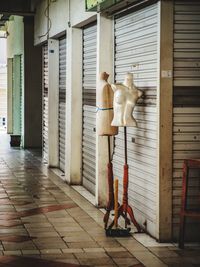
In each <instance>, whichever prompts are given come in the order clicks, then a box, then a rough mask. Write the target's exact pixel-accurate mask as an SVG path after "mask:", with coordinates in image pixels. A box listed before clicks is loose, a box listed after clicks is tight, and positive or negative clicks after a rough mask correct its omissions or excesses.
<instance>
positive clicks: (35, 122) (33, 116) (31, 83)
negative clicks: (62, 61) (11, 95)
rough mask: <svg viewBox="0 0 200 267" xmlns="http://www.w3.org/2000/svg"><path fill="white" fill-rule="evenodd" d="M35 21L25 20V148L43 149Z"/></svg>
mask: <svg viewBox="0 0 200 267" xmlns="http://www.w3.org/2000/svg"><path fill="white" fill-rule="evenodd" d="M33 42H34V19H33V18H30V17H27V18H24V94H23V95H24V105H23V106H24V138H23V139H24V140H23V145H24V147H25V148H41V147H42V48H41V46H38V47H36V46H34V44H33Z"/></svg>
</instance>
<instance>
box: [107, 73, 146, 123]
mask: <svg viewBox="0 0 200 267" xmlns="http://www.w3.org/2000/svg"><path fill="white" fill-rule="evenodd" d="M111 86H112V89H113V91H114V118H113V121H112V123H111V125H113V126H124V127H125V126H137V122H136V120H135V119H134V117H133V114H132V113H133V109H134V107H135V105H136V103H137V100H138V98H140V97H141V96H142V91H141V90H138V89H137V88H136V87H135V85H134V83H133V74H132V73H127V74H126V76H125V80H124V82H123V83H121V84H120V83H119V84H117V83H116V84H112V85H111Z"/></svg>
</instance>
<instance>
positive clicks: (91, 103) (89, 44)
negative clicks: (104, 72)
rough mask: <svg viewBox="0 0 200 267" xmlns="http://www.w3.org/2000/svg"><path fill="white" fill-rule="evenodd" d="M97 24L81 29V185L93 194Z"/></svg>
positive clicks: (94, 175)
mask: <svg viewBox="0 0 200 267" xmlns="http://www.w3.org/2000/svg"><path fill="white" fill-rule="evenodd" d="M96 31H97V26H96V25H92V26H89V27H87V28H84V29H83V130H82V131H83V140H82V177H83V186H84V187H85V188H87V189H88V190H89V191H90V192H91V193H92V194H95V178H96V174H95V168H96V167H95V165H96V164H95V161H96V133H95V129H96V107H95V106H96V46H97V33H96Z"/></svg>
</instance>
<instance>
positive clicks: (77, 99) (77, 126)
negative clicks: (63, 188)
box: [65, 27, 82, 184]
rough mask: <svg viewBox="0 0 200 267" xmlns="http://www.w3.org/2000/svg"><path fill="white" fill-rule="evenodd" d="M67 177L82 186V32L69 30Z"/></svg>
mask: <svg viewBox="0 0 200 267" xmlns="http://www.w3.org/2000/svg"><path fill="white" fill-rule="evenodd" d="M66 84H67V86H66V146H65V149H66V150H65V175H66V180H67V182H68V183H69V184H81V181H82V179H81V164H82V160H81V158H82V157H81V146H82V30H81V29H76V28H71V27H70V28H68V29H67V81H66Z"/></svg>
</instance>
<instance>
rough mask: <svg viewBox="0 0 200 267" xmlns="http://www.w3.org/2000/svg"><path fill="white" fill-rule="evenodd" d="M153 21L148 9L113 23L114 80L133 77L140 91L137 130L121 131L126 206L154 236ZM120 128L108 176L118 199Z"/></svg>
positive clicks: (155, 32) (155, 17)
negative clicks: (126, 176)
mask: <svg viewBox="0 0 200 267" xmlns="http://www.w3.org/2000/svg"><path fill="white" fill-rule="evenodd" d="M158 17H159V7H158V4H154V5H151V6H148V7H145V8H143V9H142V10H138V11H135V12H133V13H130V14H127V15H125V16H123V17H119V18H115V26H114V30H115V80H116V82H122V81H123V80H124V77H125V74H126V73H127V72H133V74H134V81H135V85H136V86H137V87H138V88H139V89H141V90H143V91H144V99H143V100H139V102H138V104H137V106H136V108H135V110H134V117H135V118H136V120H137V122H138V127H137V128H136V127H128V128H127V140H128V144H127V146H128V164H129V204H130V205H131V206H132V208H133V210H134V213H135V217H136V219H137V221H138V222H139V224H141V225H142V226H144V225H143V224H145V225H146V228H147V231H148V232H150V233H151V235H153V236H155V235H156V208H157V206H156V201H157V200H156V187H157V182H156V181H157V173H156V172H157V170H156V162H157V107H156V98H157V86H158V84H157V78H158V77H157V75H158V74H157V73H158V67H157V66H158V58H159V57H158V52H157V51H158V42H159V38H158ZM123 159H124V136H123V128H122V127H120V129H119V134H118V135H117V136H116V137H115V146H114V154H113V166H114V175H115V176H116V177H118V178H119V193H120V196H119V200H120V202H121V199H122V182H123V180H122V177H123V164H124V160H123Z"/></svg>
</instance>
